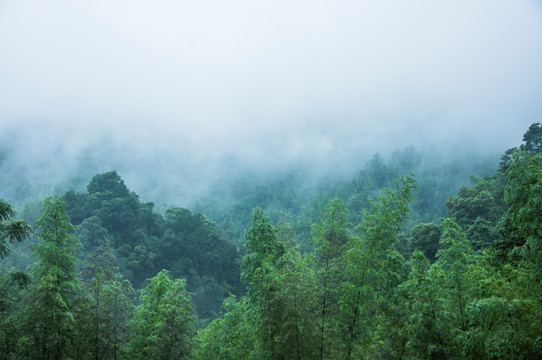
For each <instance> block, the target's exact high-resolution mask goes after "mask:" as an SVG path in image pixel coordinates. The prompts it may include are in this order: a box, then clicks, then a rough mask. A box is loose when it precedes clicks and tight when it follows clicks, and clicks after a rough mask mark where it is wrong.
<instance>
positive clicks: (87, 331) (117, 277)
mask: <svg viewBox="0 0 542 360" xmlns="http://www.w3.org/2000/svg"><path fill="white" fill-rule="evenodd" d="M115 262H116V259H115V255H114V254H113V250H112V249H111V247H110V246H109V241H108V240H107V239H106V238H104V239H102V241H101V244H100V246H99V247H97V248H96V249H95V250H94V252H93V253H92V255H91V256H90V257H89V259H88V260H87V261H86V262H85V264H84V268H83V275H84V276H85V285H86V288H87V291H88V294H89V300H90V301H89V305H90V306H89V308H88V312H89V314H88V316H87V318H86V319H84V320H85V321H82V320H83V319H81V318H80V317H79V318H77V320H78V326H79V327H81V328H82V329H83V330H82V331H81V336H82V337H85V338H87V339H89V340H90V346H89V347H88V348H89V352H90V353H91V354H92V355H93V356H92V357H93V358H94V359H117V357H118V355H119V352H120V349H121V347H122V346H121V345H124V343H125V341H126V333H127V325H128V318H129V317H131V315H132V308H133V305H132V301H131V297H132V296H133V289H132V287H131V284H130V283H129V282H127V281H125V280H124V279H123V278H122V275H121V274H120V273H119V272H118V268H117V267H116V266H115ZM83 316H85V315H84V314H83Z"/></svg>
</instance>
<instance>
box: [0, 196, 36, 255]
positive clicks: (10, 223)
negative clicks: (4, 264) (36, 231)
mask: <svg viewBox="0 0 542 360" xmlns="http://www.w3.org/2000/svg"><path fill="white" fill-rule="evenodd" d="M14 215H15V210H13V206H12V205H11V204H10V203H8V202H6V201H4V200H1V199H0V259H3V258H5V257H6V256H7V255H8V254H9V252H10V249H9V246H8V244H7V242H8V241H9V242H14V241H19V242H20V241H22V240H23V239H25V238H26V237H28V236H29V234H30V226H28V224H27V223H26V222H24V221H22V220H14V219H12V217H13V216H14Z"/></svg>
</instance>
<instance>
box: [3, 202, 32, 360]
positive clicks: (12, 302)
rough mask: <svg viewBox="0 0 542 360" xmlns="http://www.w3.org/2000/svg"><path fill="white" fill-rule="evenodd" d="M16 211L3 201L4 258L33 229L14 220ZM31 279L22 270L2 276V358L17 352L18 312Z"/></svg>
mask: <svg viewBox="0 0 542 360" xmlns="http://www.w3.org/2000/svg"><path fill="white" fill-rule="evenodd" d="M14 215H15V211H14V210H13V207H12V205H11V204H9V203H8V202H6V201H4V200H0V258H1V259H4V258H5V257H6V256H7V255H8V254H9V252H10V248H9V246H8V242H13V241H22V240H23V239H24V238H26V237H28V235H29V233H30V231H31V229H30V227H29V226H28V225H27V224H26V223H25V222H24V221H22V220H13V219H11V218H12V217H13V216H14ZM29 283H30V277H29V276H28V274H27V273H25V272H23V271H20V270H11V269H10V270H7V271H2V272H1V273H0V339H2V340H0V358H8V357H9V356H11V354H12V353H13V352H14V350H15V344H16V343H15V337H16V335H15V334H16V311H17V310H18V308H19V307H20V306H21V302H22V299H23V298H22V297H23V294H26V292H25V291H24V290H25V289H26V287H27V286H28V284H29Z"/></svg>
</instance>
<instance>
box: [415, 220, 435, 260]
mask: <svg viewBox="0 0 542 360" xmlns="http://www.w3.org/2000/svg"><path fill="white" fill-rule="evenodd" d="M441 232H442V231H441V229H440V226H438V225H437V224H435V223H428V224H423V223H422V224H417V225H416V226H414V227H413V228H412V229H411V230H410V232H409V234H408V240H409V245H410V247H411V248H412V249H413V250H420V251H422V252H423V254H424V255H425V257H426V258H428V259H429V260H430V261H434V260H435V255H436V254H437V251H438V249H439V240H440V235H441Z"/></svg>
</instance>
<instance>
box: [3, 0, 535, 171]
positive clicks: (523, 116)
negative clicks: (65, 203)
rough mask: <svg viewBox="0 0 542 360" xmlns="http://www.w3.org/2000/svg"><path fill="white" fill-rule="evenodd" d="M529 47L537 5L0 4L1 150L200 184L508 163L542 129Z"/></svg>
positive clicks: (300, 0)
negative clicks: (413, 149)
mask: <svg viewBox="0 0 542 360" xmlns="http://www.w3.org/2000/svg"><path fill="white" fill-rule="evenodd" d="M541 45H542V7H541V5H540V3H539V2H537V1H534V0H532V1H528V0H520V1H514V2H510V1H504V0H497V1H489V0H487V1H486V0H474V1H472V0H470V1H466V0H465V1H463V0H460V1H453V2H452V1H449V2H435V1H429V0H416V1H409V2H405V1H399V0H392V1H376V0H374V1H372V0H368V1H318V0H317V1H314V0H313V1H307V0H289V1H258V2H254V1H241V0H233V1H228V2H224V1H217V0H215V1H213V0H207V1H197V2H185V1H165V0H158V1H152V2H151V1H102V0H97V1H92V2H68V3H66V2H63V1H55V0H53V1H47V2H42V1H3V2H0V54H1V56H0V109H1V111H0V134H1V135H0V137H2V141H3V142H4V145H3V147H8V148H10V149H13V148H17V149H18V150H17V151H18V152H17V154H19V155H20V156H22V157H24V158H25V159H26V161H28V162H29V163H32V162H34V163H37V164H44V163H46V161H47V159H49V160H51V158H54V157H55V154H56V156H57V160H58V161H59V160H60V159H64V158H66V156H68V155H69V156H68V157H69V158H70V161H71V162H66V163H65V164H62V165H59V167H64V166H73V164H74V163H75V162H76V161H77V159H78V158H80V153H81V152H82V151H86V152H87V155H88V152H92V151H97V150H96V149H95V146H96V145H97V144H102V145H103V146H102V147H107V148H109V149H113V150H110V151H117V152H118V153H119V154H120V153H122V156H121V155H119V154H117V155H115V154H113V155H111V156H112V157H109V158H108V159H109V161H111V162H114V161H113V160H111V159H115V158H119V159H120V158H121V157H123V156H124V155H126V152H127V151H129V152H130V153H131V155H132V156H133V157H134V158H136V159H137V158H138V157H139V158H140V159H145V161H144V162H146V163H148V164H149V166H150V165H151V164H155V165H156V166H167V165H168V164H169V166H171V167H172V168H173V169H180V168H183V169H185V170H186V168H193V169H195V168H198V171H200V170H201V169H203V173H205V172H206V171H207V172H209V173H213V172H216V171H217V170H216V169H217V168H216V167H215V165H216V164H221V163H224V162H226V161H234V162H236V163H238V164H243V166H267V167H269V168H270V169H273V168H276V167H280V166H281V164H290V165H291V164H295V163H299V162H302V163H310V164H320V165H319V166H322V164H329V163H333V165H334V166H339V167H343V168H347V167H349V166H352V162H355V161H356V159H359V158H363V157H365V158H366V157H368V156H370V155H371V154H372V153H374V152H383V153H386V152H387V151H392V150H394V149H397V148H402V147H404V146H407V145H410V144H414V145H415V146H418V147H423V146H429V145H431V146H433V145H435V146H447V147H452V146H455V148H456V149H463V150H464V148H467V147H468V148H469V149H474V150H476V151H482V152H491V151H502V150H503V149H506V148H508V147H511V146H515V145H517V143H518V142H519V141H520V139H521V135H522V134H523V132H524V131H525V130H526V129H527V128H528V126H529V125H530V124H531V123H533V122H536V121H540V119H541V115H542V103H541V102H540V96H541V95H542V67H541V66H540V64H541V63H542V46H541ZM10 134H11V135H10ZM15 134H17V135H15ZM14 138H18V139H19V143H18V144H16V143H14V142H13V141H14V140H13V139H14ZM30 139H31V141H30ZM61 155H62V156H61ZM46 158H47V159H46ZM228 159H230V160H228ZM231 159H235V160H231ZM58 161H57V163H58ZM142 161H143V160H142ZM119 162H122V161H120V160H119ZM102 163H103V161H102ZM105 163H107V161H105ZM182 164H184V165H183V166H181V165H182ZM187 164H190V165H187ZM112 165H114V164H112ZM47 166H49V167H53V168H54V165H47ZM216 166H218V165H216ZM326 166H327V165H326ZM205 169H207V170H205ZM198 171H195V170H194V171H193V173H194V174H198V175H193V177H195V178H197V177H198V176H199V174H200V173H199V172H198ZM56 173H58V171H57V172H56Z"/></svg>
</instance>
